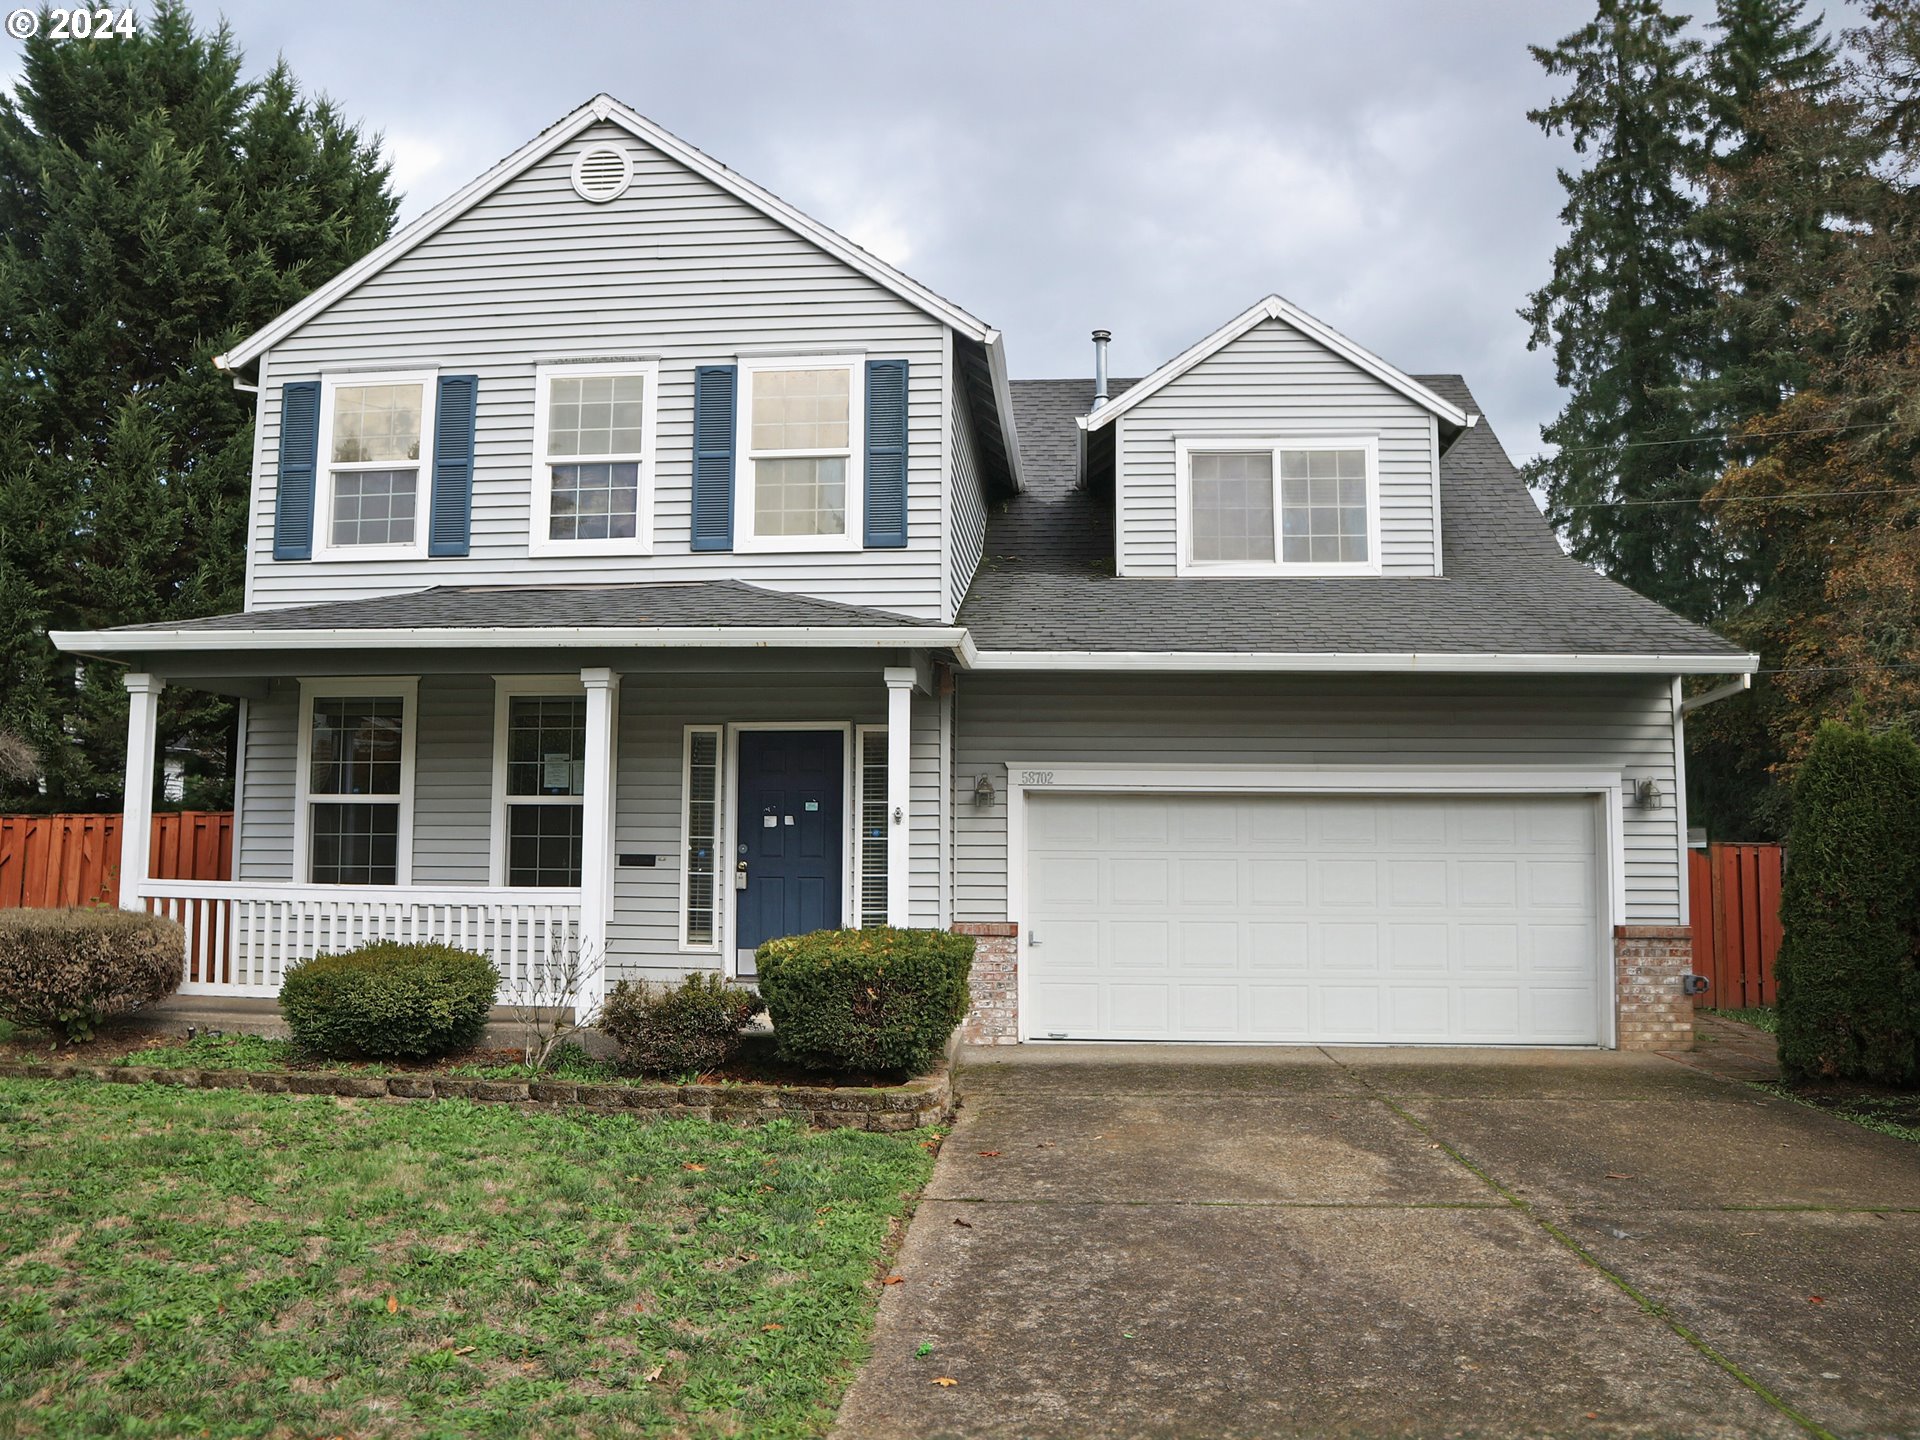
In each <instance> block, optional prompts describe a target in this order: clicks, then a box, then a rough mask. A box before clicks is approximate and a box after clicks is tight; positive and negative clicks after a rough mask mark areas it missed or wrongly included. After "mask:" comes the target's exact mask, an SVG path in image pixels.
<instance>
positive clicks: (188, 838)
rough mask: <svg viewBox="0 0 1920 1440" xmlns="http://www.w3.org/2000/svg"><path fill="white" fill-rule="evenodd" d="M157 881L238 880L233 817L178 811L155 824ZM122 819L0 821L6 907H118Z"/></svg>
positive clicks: (0, 875) (0, 892) (0, 876)
mask: <svg viewBox="0 0 1920 1440" xmlns="http://www.w3.org/2000/svg"><path fill="white" fill-rule="evenodd" d="M152 871H153V878H154V879H158V880H226V879H229V878H231V877H232V875H233V815H232V812H230V811H224V810H177V811H170V812H168V813H166V814H162V815H156V816H154V817H153V863H152ZM119 901H120V817H119V816H118V815H0V906H9V905H26V906H34V907H39V908H48V907H52V906H57V905H92V904H100V905H116V904H118V903H119Z"/></svg>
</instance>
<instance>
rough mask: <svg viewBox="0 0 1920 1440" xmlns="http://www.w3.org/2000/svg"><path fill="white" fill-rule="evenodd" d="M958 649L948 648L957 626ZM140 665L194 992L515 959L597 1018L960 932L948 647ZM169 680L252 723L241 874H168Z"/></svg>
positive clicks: (141, 822) (148, 904) (189, 655)
mask: <svg viewBox="0 0 1920 1440" xmlns="http://www.w3.org/2000/svg"><path fill="white" fill-rule="evenodd" d="M928 628H930V629H931V628H933V627H928ZM469 638H470V637H467V636H460V637H442V636H435V637H423V636H416V637H413V639H414V643H413V644H412V645H410V646H401V645H397V644H396V645H379V646H364V645H363V646H358V647H354V646H351V645H348V644H342V645H340V646H338V647H337V648H334V649H332V650H329V651H327V652H326V653H316V647H311V646H284V645H283V646H279V647H273V646H266V647H261V648H252V649H245V650H237V649H228V650H223V651H220V652H210V651H204V650H201V651H196V650H190V649H186V648H182V649H179V650H176V651H161V652H159V653H155V652H151V651H150V652H148V653H145V654H140V655H136V656H132V657H128V658H129V660H130V662H131V663H132V664H133V666H134V667H135V668H132V669H130V670H129V672H128V674H127V675H126V687H127V690H128V693H129V696H130V701H131V704H130V711H129V724H128V744H127V785H126V796H127V800H126V828H125V834H126V836H127V837H128V838H127V842H126V848H125V853H124V855H123V861H122V865H123V879H122V884H121V903H122V904H123V905H124V906H126V907H128V908H132V909H141V910H149V911H152V912H155V913H158V914H162V915H165V916H168V917H169V918H172V919H175V920H178V921H179V922H180V923H181V925H182V926H183V928H184V930H185V945H184V950H183V954H182V960H181V963H182V971H181V974H182V984H181V992H182V994H185V995H190V996H228V997H271V996H273V995H276V994H277V993H278V992H279V989H280V986H281V983H282V980H283V978H284V976H285V974H286V971H287V969H288V967H289V966H291V965H294V964H296V963H297V962H299V961H301V960H303V959H306V958H308V957H310V956H312V955H315V954H319V953H322V952H330V951H339V950H344V949H349V948H352V947H354V946H358V945H362V944H365V943H367V942H369V941H375V940H397V941H405V942H426V941H432V942H439V943H445V944H449V945H454V946H458V947H460V948H462V949H469V950H476V951H480V952H482V953H484V954H486V955H488V956H489V957H490V958H491V959H492V960H493V962H494V964H495V966H496V968H497V969H498V970H499V973H500V977H501V999H502V1002H503V1003H511V1002H513V1001H516V1000H523V1001H524V1000H534V1001H543V1002H546V1003H552V1000H553V998H554V997H555V996H556V995H557V994H559V993H560V992H561V991H562V990H563V989H567V988H568V986H569V982H568V981H567V979H566V977H567V976H568V974H569V973H570V972H571V973H572V974H573V975H574V976H575V977H576V978H575V980H574V981H573V982H572V984H571V990H572V993H571V995H570V996H569V997H568V1003H572V1004H575V1005H576V1006H578V1007H580V1008H587V1007H591V1006H593V1005H595V1004H597V1003H598V1001H599V1000H600V999H601V998H602V997H603V996H604V994H605V993H606V991H607V989H608V988H609V987H610V986H611V985H612V984H613V983H615V982H617V981H619V980H621V979H635V980H639V979H648V980H666V979H673V978H677V977H679V976H682V975H684V974H687V973H689V972H691V971H695V970H713V971H718V972H720V973H722V974H723V975H725V976H727V977H728V978H730V979H734V980H738V981H741V982H751V980H752V978H753V967H752V953H753V949H754V947H755V946H757V945H758V944H759V943H761V942H762V941H763V940H765V939H767V938H771V937H772V936H774V935H778V934H785V933H795V932H797V931H800V930H806V929H814V928H821V927H830V926H843V925H844V926H857V925H873V924H894V925H944V924H946V923H948V921H949V919H950V916H951V897H950V894H949V890H948V886H947V883H946V880H945V877H946V876H947V875H948V874H949V873H950V866H949V865H948V864H947V847H948V844H949V836H950V830H951V827H950V824H949V816H948V808H949V805H950V786H949V784H948V782H947V779H946V776H947V774H948V756H949V754H950V750H951V742H952V711H951V703H950V691H951V686H950V684H948V683H947V665H948V662H949V658H950V657H949V656H948V655H947V654H946V653H945V652H943V651H942V650H940V649H939V648H938V647H936V646H931V645H930V646H924V647H920V648H914V647H909V646H901V645H897V644H868V645H864V646H854V645H849V644H847V643H845V641H844V639H843V640H842V643H839V644H821V643H817V642H815V643H802V644H792V645H778V644H770V643H767V642H766V641H765V640H764V639H762V640H761V641H760V642H758V643H755V644H752V645H728V644H720V645H711V646H705V647H698V648H696V647H691V646H686V645H657V644H656V645H645V644H642V645H631V646H628V647H624V648H616V647H608V646H597V647H591V648H588V647H585V646H583V645H580V644H573V645H565V644H556V645H555V646H554V647H552V648H547V649H544V650H536V649H531V648H527V647H518V646H504V645H489V646H483V647H474V646H472V645H470V644H467V645H462V644H459V643H443V644H439V645H435V644H432V643H429V642H430V641H431V640H441V641H447V640H453V641H456V642H457V641H458V640H462V639H469ZM168 686H180V687H186V688H190V689H196V690H203V691H212V692H216V693H222V694H227V695H231V696H234V697H236V698H237V699H238V700H239V702H240V707H241V715H240V726H239V734H240V739H239V753H238V754H237V755H236V756H235V757H234V758H235V764H234V769H235V775H236V782H235V812H236V820H235V840H234V856H235V863H234V878H233V879H231V880H228V881H185V880H165V879H154V878H151V877H150V876H149V874H148V871H149V864H148V861H149V857H148V855H147V853H146V844H145V837H146V836H147V834H148V830H149V820H150V813H151V804H152V796H153V794H154V791H155V781H156V775H155V764H156V741H157V734H156V730H157V717H158V709H159V701H160V697H161V695H162V693H163V692H164V690H165V689H166V687H168Z"/></svg>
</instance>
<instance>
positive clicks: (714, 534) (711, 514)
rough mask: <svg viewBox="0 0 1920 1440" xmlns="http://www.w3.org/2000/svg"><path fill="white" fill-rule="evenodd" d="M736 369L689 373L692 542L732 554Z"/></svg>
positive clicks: (715, 367)
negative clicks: (691, 377) (691, 430)
mask: <svg viewBox="0 0 1920 1440" xmlns="http://www.w3.org/2000/svg"><path fill="white" fill-rule="evenodd" d="M737 387H738V375H737V371H736V367H734V366H732V365H702V366H700V367H699V368H698V369H697V370H695V371H694V372H693V537H692V545H693V548H694V549H695V550H731V549H733V415H734V403H735V402H734V394H735V391H736V389H737Z"/></svg>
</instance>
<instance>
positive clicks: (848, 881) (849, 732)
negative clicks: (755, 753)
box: [720, 720, 860, 980]
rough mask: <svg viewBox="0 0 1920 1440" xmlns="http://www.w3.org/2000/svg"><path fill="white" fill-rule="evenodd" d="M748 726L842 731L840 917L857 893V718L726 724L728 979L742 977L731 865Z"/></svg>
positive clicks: (736, 853)
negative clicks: (743, 736) (742, 746)
mask: <svg viewBox="0 0 1920 1440" xmlns="http://www.w3.org/2000/svg"><path fill="white" fill-rule="evenodd" d="M747 730H837V731H839V732H840V736H841V746H840V781H841V784H840V792H841V800H840V813H841V820H842V832H841V837H840V842H841V843H840V872H841V880H842V882H843V883H842V884H841V887H840V921H841V924H843V925H844V924H845V923H846V918H847V916H849V915H852V914H855V913H857V909H858V906H859V903H860V902H859V896H858V894H857V893H856V892H855V889H854V886H855V883H856V881H855V877H854V873H853V841H854V834H853V832H854V830H855V829H856V828H857V826H858V820H857V818H856V816H855V814H854V802H855V800H856V799H857V798H858V797H857V795H856V794H855V792H854V788H853V780H854V776H853V771H854V763H855V756H854V753H853V722H852V721H850V720H735V721H732V722H730V723H729V724H728V725H727V758H726V763H725V765H724V766H723V767H722V768H723V769H724V771H725V774H724V775H723V776H722V779H723V781H724V782H725V783H724V786H723V788H724V790H725V792H726V807H725V810H724V812H723V814H722V817H721V819H722V825H723V827H724V829H725V832H726V837H727V843H726V847H725V849H724V850H723V851H722V858H723V859H724V861H725V862H726V863H725V864H723V865H722V866H721V868H720V875H721V878H722V884H721V887H720V888H721V893H722V894H723V895H725V896H727V897H729V898H728V899H727V900H726V902H725V903H724V904H722V905H721V907H720V911H721V918H722V919H723V920H724V921H725V924H724V925H723V927H722V930H723V942H722V947H723V948H722V952H721V957H720V958H721V961H722V970H723V973H724V974H725V975H726V977H727V978H728V979H729V980H736V979H738V978H740V977H739V964H740V955H739V950H740V947H739V945H738V944H737V943H736V937H737V935H738V932H739V911H740V904H739V902H738V901H737V900H734V899H732V898H731V897H732V896H733V895H734V894H735V893H736V892H735V890H734V888H733V869H734V865H735V863H736V862H737V861H738V860H739V858H740V824H739V820H740V736H741V733H742V732H743V731H747Z"/></svg>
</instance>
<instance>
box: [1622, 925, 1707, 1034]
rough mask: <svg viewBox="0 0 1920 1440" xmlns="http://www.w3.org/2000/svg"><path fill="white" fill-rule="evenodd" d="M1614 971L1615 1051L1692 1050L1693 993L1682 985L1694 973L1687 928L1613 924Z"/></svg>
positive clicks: (1688, 927)
mask: <svg viewBox="0 0 1920 1440" xmlns="http://www.w3.org/2000/svg"><path fill="white" fill-rule="evenodd" d="M1613 972H1614V997H1615V1004H1616V1006H1617V1007H1618V1009H1617V1015H1618V1023H1617V1026H1616V1037H1615V1041H1614V1043H1615V1044H1616V1045H1618V1046H1619V1047H1620V1049H1622V1050H1686V1049H1689V1048H1691V1046H1692V1045H1693V997H1692V996H1691V995H1688V994H1687V993H1686V992H1685V991H1684V990H1683V989H1682V988H1681V982H1682V981H1683V980H1684V979H1685V978H1686V977H1687V976H1689V975H1691V974H1692V973H1693V930H1692V928H1691V927H1690V926H1686V925H1616V926H1614V927H1613Z"/></svg>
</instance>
